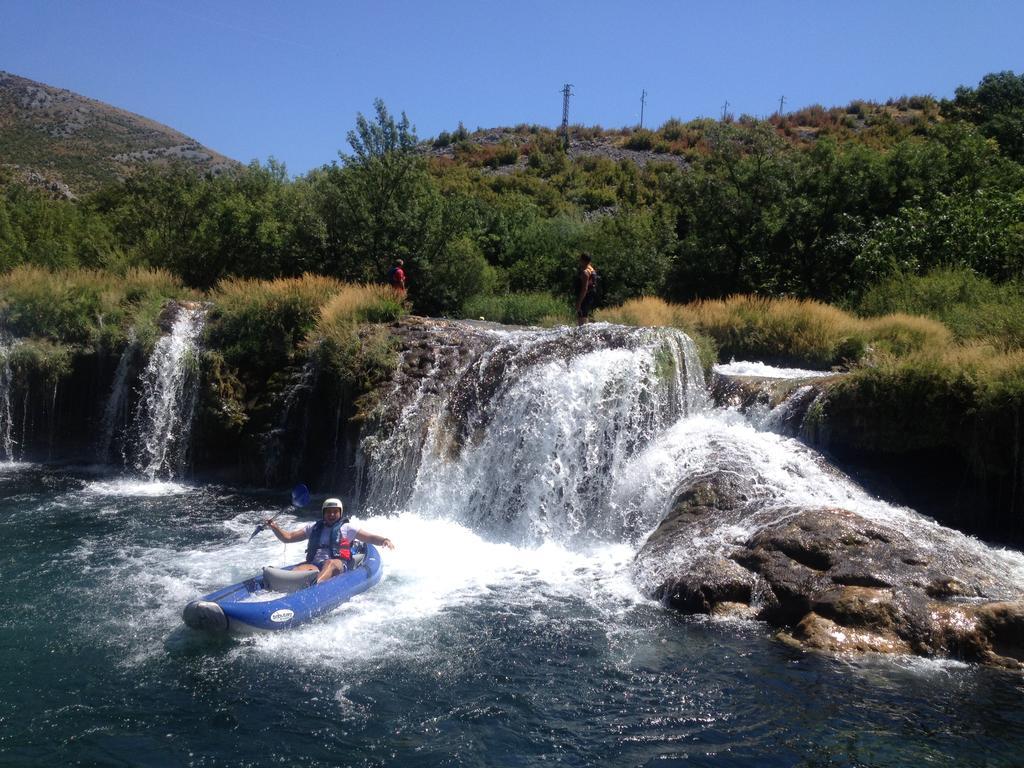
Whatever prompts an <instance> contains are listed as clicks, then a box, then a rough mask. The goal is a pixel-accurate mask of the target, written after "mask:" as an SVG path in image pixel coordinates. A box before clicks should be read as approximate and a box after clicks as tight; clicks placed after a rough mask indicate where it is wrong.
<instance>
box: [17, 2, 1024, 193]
mask: <svg viewBox="0 0 1024 768" xmlns="http://www.w3.org/2000/svg"><path fill="white" fill-rule="evenodd" d="M1022 40H1024V2H1022V0H906V1H903V2H901V0H886V1H884V2H883V1H880V0H857V2H840V1H839V0H806V1H801V2H796V1H788V0H764V1H763V2H755V1H754V0H729V2H714V0H703V1H702V2H691V1H690V0H687V1H686V2H683V1H681V0H680V1H678V2H667V1H651V2H636V3H628V2H623V0H615V1H614V2H606V1H605V0H594V1H592V2H584V1H583V0H553V1H552V2H534V1H533V0H518V2H516V1H513V2H508V1H506V2H500V3H498V2H483V1H482V0H480V1H478V2H472V1H470V0H456V1H454V2H441V1H440V0H437V1H436V2H427V1H424V0H420V2H412V1H408V2H406V1H404V0H403V1H399V0H379V1H378V2H343V1H341V0H338V1H337V2H330V1H328V0H303V1H301V2H293V1H291V0H279V1H275V2H270V1H269V0H205V1H204V2H197V1H196V0H102V1H101V0H79V1H77V2H75V1H73V0H0V69H3V70H6V71H9V72H12V73H14V74H17V75H22V76H24V77H29V78H32V79H34V80H40V81H42V82H45V83H49V84H50V85H55V86H59V87H63V88H69V89H71V90H73V91H77V92H79V93H81V94H83V95H85V96H89V97H92V98H95V99H99V100H101V101H105V102H108V103H110V104H113V105H115V106H118V107H121V108H124V109H127V110H130V111H132V112H137V113H139V114H142V115H145V116H147V117H150V118H153V119H155V120H158V121H160V122H163V123H166V124H167V125H170V126H171V127H173V128H176V129H178V130H180V131H182V132H184V133H186V134H188V135H190V136H192V137H194V138H196V139H198V140H199V141H201V142H202V143H204V144H206V145H207V146H210V147H212V148H214V149H216V150H218V151H220V152H222V153H224V154H226V155H228V156H230V157H234V158H236V159H238V160H242V161H249V160H251V159H254V158H255V159H259V160H266V159H267V158H268V157H270V156H274V157H276V158H278V159H279V160H283V161H285V163H286V164H287V166H288V169H289V171H290V172H291V173H293V174H296V173H303V172H305V171H307V170H309V169H310V168H313V167H316V166H318V165H321V164H323V163H329V162H331V161H332V160H334V159H336V157H337V151H338V150H339V149H347V145H346V143H345V134H346V132H347V131H348V130H349V129H350V128H351V127H352V126H353V124H354V121H355V115H356V113H357V112H363V113H364V114H369V113H371V112H372V109H373V100H374V98H376V97H378V96H379V97H381V98H383V99H384V101H385V102H386V103H387V105H388V107H389V108H390V109H391V110H392V111H393V112H396V113H397V112H399V111H402V110H404V111H405V112H406V113H407V114H408V115H409V118H410V119H411V120H412V122H413V123H414V124H415V126H416V128H417V133H418V134H419V136H420V137H421V138H426V137H429V136H434V135H436V134H438V133H439V132H440V131H442V130H446V129H448V130H450V129H452V128H454V127H455V126H456V125H457V124H458V122H459V121H460V120H461V121H462V122H463V123H465V125H466V127H468V128H470V129H473V128H476V127H478V126H480V127H493V126H498V125H514V124H516V123H523V122H525V123H540V124H542V125H549V126H555V125H557V124H558V123H559V122H560V120H561V109H562V104H561V93H560V91H561V87H562V84H563V83H572V84H573V85H574V91H575V95H574V97H573V100H572V103H571V114H570V119H571V121H572V122H574V123H583V124H587V125H592V124H599V125H603V126H605V127H621V126H624V125H633V124H636V123H637V121H638V120H639V116H640V115H639V113H640V93H641V90H644V89H646V91H647V94H648V97H647V109H646V113H645V121H644V122H645V124H647V125H655V126H656V125H659V124H660V123H662V122H664V121H665V120H666V119H667V118H669V117H673V116H674V117H680V118H683V119H690V118H693V117H698V116H702V115H711V116H717V115H718V114H719V113H720V112H721V109H722V105H723V103H724V102H725V101H726V100H728V102H729V104H730V107H729V109H730V111H731V112H734V113H735V114H741V113H744V112H745V113H749V114H754V115H767V114H770V113H771V112H772V111H774V110H775V109H776V108H777V106H778V101H779V97H780V96H782V95H785V97H786V109H787V111H788V110H790V109H794V108H798V107H801V106H806V105H809V104H814V103H820V104H824V105H826V106H832V105H845V104H847V103H848V102H849V101H850V100H852V99H857V98H861V99H873V100H878V101H884V100H885V99H887V98H889V97H898V96H901V95H909V94H932V95H934V96H936V97H944V96H952V94H953V90H954V89H955V88H956V86H958V85H961V84H967V85H975V84H977V82H978V80H979V79H980V78H981V76H982V75H984V74H985V73H987V72H994V71H1001V70H1006V69H1011V70H1014V71H1016V72H1024V43H1022Z"/></svg>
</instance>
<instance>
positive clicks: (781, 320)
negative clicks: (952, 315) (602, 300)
mask: <svg viewBox="0 0 1024 768" xmlns="http://www.w3.org/2000/svg"><path fill="white" fill-rule="evenodd" d="M598 319H600V320H606V321H608V322H618V323H624V324H627V325H645V326H675V327H679V328H684V329H686V330H689V331H697V332H699V333H704V334H707V335H708V336H710V337H711V338H713V339H714V340H715V342H716V344H717V345H718V347H719V350H720V352H721V355H722V357H723V358H726V359H728V358H731V357H755V358H761V359H765V360H774V361H780V362H781V361H788V362H794V363H802V364H807V365H815V366H826V367H827V366H830V365H836V364H839V363H843V362H854V361H856V360H858V359H860V358H862V357H863V356H864V355H865V353H867V352H869V351H872V352H874V353H875V354H895V355H908V354H911V353H913V352H918V351H921V350H926V349H935V350H942V349H947V348H948V347H949V346H950V345H951V344H952V335H951V334H950V332H949V330H948V329H947V328H946V327H945V326H944V325H942V324H941V323H939V322H936V321H934V320H930V319H928V318H924V317H915V316H910V315H886V316H884V317H877V318H870V319H866V320H865V319H862V318H859V317H856V316H854V315H851V314H849V313H847V312H844V311H842V310H841V309H837V308H836V307H833V306H830V305H828V304H823V303H821V302H818V301H811V300H803V299H789V298H780V299H773V298H764V297H760V296H730V297H728V298H726V299H717V300H704V301H696V302H693V303H691V304H669V303H667V302H665V301H662V300H661V299H657V298H651V297H647V298H642V299H633V300H631V301H628V302H626V303H625V304H623V305H622V306H619V307H614V308H610V309H606V310H603V311H601V312H599V313H598Z"/></svg>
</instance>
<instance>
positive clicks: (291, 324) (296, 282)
mask: <svg viewBox="0 0 1024 768" xmlns="http://www.w3.org/2000/svg"><path fill="white" fill-rule="evenodd" d="M344 288H345V284H344V283H342V282H341V281H340V280H336V279H334V278H331V277H323V276H321V275H309V274H306V275H303V276H302V277H298V278H281V279H278V280H242V279H238V278H232V279H229V280H224V281H222V282H221V283H219V284H218V285H217V288H216V290H215V291H214V292H213V293H212V295H211V299H212V300H213V304H214V313H213V318H212V322H211V324H210V329H209V334H210V338H211V340H213V342H214V344H215V346H217V347H219V348H220V349H221V350H222V351H223V354H224V359H225V360H226V361H227V362H228V363H229V364H230V365H234V366H238V367H240V368H244V369H245V370H248V371H253V372H255V373H258V375H260V376H261V377H264V378H265V377H269V375H270V374H271V373H272V372H274V371H280V370H282V369H284V368H285V367H287V366H288V365H290V364H291V363H292V362H293V360H294V356H295V353H296V350H297V349H298V348H299V345H300V343H301V342H302V341H304V340H305V338H306V335H307V334H308V333H309V331H310V330H311V329H312V328H313V326H314V324H315V323H316V321H317V319H318V318H319V316H320V309H321V307H323V306H324V305H325V304H327V302H328V301H329V300H330V299H331V298H332V297H334V296H335V295H336V294H339V293H341V292H342V290H343V289H344Z"/></svg>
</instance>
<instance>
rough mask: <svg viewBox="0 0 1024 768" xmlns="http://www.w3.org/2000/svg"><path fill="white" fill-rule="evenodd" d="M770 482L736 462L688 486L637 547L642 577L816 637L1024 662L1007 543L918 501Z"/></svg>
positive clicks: (1021, 618)
mask: <svg viewBox="0 0 1024 768" xmlns="http://www.w3.org/2000/svg"><path fill="white" fill-rule="evenodd" d="M766 485H767V484H766V483H764V482H762V479H761V478H758V477H757V473H756V471H753V470H751V469H750V468H749V467H748V468H747V469H746V471H738V470H737V468H735V467H731V466H729V465H728V463H727V462H725V463H724V465H723V466H722V467H720V468H718V469H716V470H712V471H708V472H706V473H704V474H703V475H700V476H698V477H695V478H694V479H692V480H691V481H690V482H688V483H687V484H686V485H685V486H684V487H682V488H679V489H677V491H676V493H675V497H674V502H673V504H672V506H671V511H670V512H669V514H668V515H667V517H666V518H665V520H664V521H663V522H662V523H661V525H660V526H659V527H658V528H657V529H656V530H655V531H654V533H652V534H651V536H650V537H649V538H648V540H647V542H646V543H645V544H644V546H643V548H642V549H641V550H640V552H639V554H638V555H637V560H636V564H635V568H636V574H637V577H638V581H639V583H640V585H641V587H642V588H643V589H645V590H646V591H647V592H648V593H649V594H650V595H652V596H653V597H655V598H657V599H659V600H661V601H662V602H664V603H665V604H666V605H668V606H670V607H672V608H674V609H676V610H679V611H681V612H683V613H705V614H712V615H722V614H725V615H744V614H746V615H750V616H755V617H756V618H758V619H761V620H763V621H766V622H768V623H770V624H771V625H773V626H775V627H778V628H779V629H780V630H781V631H780V633H779V638H780V639H781V640H783V641H785V642H788V643H790V644H794V645H798V646H800V647H802V648H807V649H813V650H820V651H827V652H832V653H868V652H870V653H914V654H918V655H923V656H935V657H953V658H961V659H965V660H970V661H980V662H983V663H987V664H993V665H997V666H1003V667H1009V668H1014V669H1024V594H1022V590H1021V589H1020V586H1019V584H1018V583H1015V580H1014V577H1013V575H1012V574H1011V573H1008V572H1007V571H1008V569H1007V566H1006V562H1005V561H1004V560H1002V559H1001V557H1000V553H999V552H998V551H995V550H990V549H988V548H986V547H984V545H982V544H980V543H979V542H977V541H975V540H973V539H969V538H967V537H965V536H963V535H962V534H959V533H957V532H956V531H952V530H950V529H944V528H942V527H940V526H938V525H935V524H934V523H932V522H930V521H927V520H925V519H924V518H920V517H916V516H913V515H912V514H910V513H907V516H906V518H905V519H903V518H898V519H897V518H894V519H868V518H867V517H865V516H864V515H862V514H857V513H855V512H852V511H850V510H846V509H838V508H830V507H824V508H813V507H807V508H805V507H793V506H783V505H778V504H777V503H776V502H774V500H773V499H772V497H771V493H770V492H768V491H766V490H765V486H766Z"/></svg>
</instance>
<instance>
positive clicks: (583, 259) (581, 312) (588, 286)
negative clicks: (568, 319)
mask: <svg viewBox="0 0 1024 768" xmlns="http://www.w3.org/2000/svg"><path fill="white" fill-rule="evenodd" d="M591 261H592V259H591V257H590V254H589V253H581V254H580V265H579V270H578V271H577V272H576V324H577V325H583V324H584V323H589V322H590V315H591V313H592V312H593V311H594V304H595V303H596V302H597V270H595V269H594V265H593V264H591Z"/></svg>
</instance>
